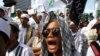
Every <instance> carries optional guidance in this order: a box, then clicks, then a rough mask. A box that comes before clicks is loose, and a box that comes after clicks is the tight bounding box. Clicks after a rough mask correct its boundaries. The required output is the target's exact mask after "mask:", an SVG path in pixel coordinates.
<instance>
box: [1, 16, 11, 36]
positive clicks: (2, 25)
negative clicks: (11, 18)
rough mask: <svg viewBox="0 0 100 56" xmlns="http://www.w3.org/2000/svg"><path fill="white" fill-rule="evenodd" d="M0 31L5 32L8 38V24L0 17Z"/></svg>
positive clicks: (9, 29)
mask: <svg viewBox="0 0 100 56" xmlns="http://www.w3.org/2000/svg"><path fill="white" fill-rule="evenodd" d="M0 31H2V32H4V33H5V34H7V36H8V37H9V38H10V31H11V28H10V25H9V24H8V23H7V22H6V21H4V20H3V19H2V18H0Z"/></svg>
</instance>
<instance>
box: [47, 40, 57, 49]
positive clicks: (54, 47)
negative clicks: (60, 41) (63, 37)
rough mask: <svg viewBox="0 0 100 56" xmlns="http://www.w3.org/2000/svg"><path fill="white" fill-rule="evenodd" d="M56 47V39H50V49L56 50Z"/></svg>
mask: <svg viewBox="0 0 100 56" xmlns="http://www.w3.org/2000/svg"><path fill="white" fill-rule="evenodd" d="M56 47H57V43H56V41H52V40H51V41H48V48H49V49H50V50H54V49H56Z"/></svg>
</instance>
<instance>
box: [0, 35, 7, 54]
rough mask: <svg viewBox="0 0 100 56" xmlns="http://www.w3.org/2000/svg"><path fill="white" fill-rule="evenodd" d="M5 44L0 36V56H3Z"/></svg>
mask: <svg viewBox="0 0 100 56" xmlns="http://www.w3.org/2000/svg"><path fill="white" fill-rule="evenodd" d="M5 53H6V43H5V42H4V39H3V36H2V35H0V56H5Z"/></svg>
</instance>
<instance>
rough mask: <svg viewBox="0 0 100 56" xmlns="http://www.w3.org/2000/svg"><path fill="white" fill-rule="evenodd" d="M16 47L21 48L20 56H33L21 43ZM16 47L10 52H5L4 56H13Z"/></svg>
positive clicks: (30, 50)
mask: <svg viewBox="0 0 100 56" xmlns="http://www.w3.org/2000/svg"><path fill="white" fill-rule="evenodd" d="M18 46H21V47H23V49H22V53H21V56H34V53H33V51H32V49H31V48H29V47H28V46H26V45H24V44H22V43H20V44H19V45H18ZM18 46H17V47H16V48H15V49H14V50H13V51H11V52H8V51H7V52H6V56H15V53H16V50H17V48H18Z"/></svg>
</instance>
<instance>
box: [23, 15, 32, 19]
mask: <svg viewBox="0 0 100 56" xmlns="http://www.w3.org/2000/svg"><path fill="white" fill-rule="evenodd" d="M22 17H26V18H28V19H29V18H30V16H29V15H28V14H22V15H21V18H22Z"/></svg>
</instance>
